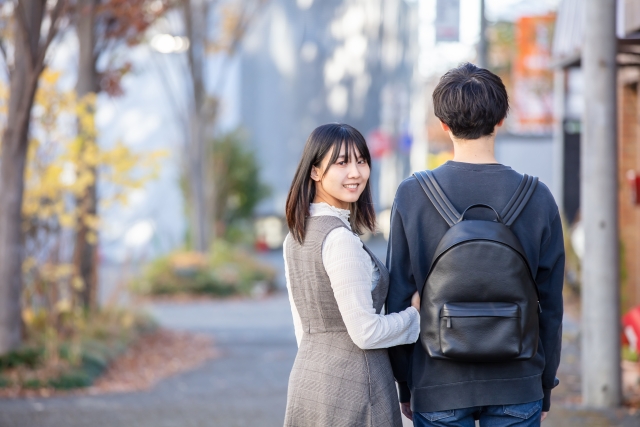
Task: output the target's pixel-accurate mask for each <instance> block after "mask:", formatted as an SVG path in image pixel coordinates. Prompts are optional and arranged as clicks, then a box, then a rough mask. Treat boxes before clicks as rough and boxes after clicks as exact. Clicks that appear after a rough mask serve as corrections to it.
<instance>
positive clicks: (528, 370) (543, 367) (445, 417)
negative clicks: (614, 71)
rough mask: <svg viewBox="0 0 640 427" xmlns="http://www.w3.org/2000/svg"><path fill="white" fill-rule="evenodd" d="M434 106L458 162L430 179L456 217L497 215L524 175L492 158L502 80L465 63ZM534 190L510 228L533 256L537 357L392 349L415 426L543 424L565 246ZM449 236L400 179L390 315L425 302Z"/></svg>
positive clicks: (543, 196) (413, 186)
mask: <svg viewBox="0 0 640 427" xmlns="http://www.w3.org/2000/svg"><path fill="white" fill-rule="evenodd" d="M433 103H434V111H435V115H436V116H437V117H438V118H439V119H440V122H441V126H442V129H443V130H444V131H445V132H448V133H449V136H450V137H451V140H452V141H453V148H454V158H453V161H449V162H447V163H446V164H444V165H443V166H441V167H439V168H437V169H435V170H434V171H432V172H433V177H434V178H435V180H436V181H437V184H439V186H440V188H441V189H442V191H443V192H444V194H445V195H446V196H447V197H448V199H449V200H450V202H451V204H452V205H453V206H454V207H455V209H457V211H458V212H463V211H464V210H465V209H466V208H467V207H469V206H471V205H474V204H487V205H490V206H491V207H493V208H494V209H496V210H497V211H498V212H500V210H502V209H503V208H505V206H506V205H507V204H508V203H509V201H510V199H511V197H512V196H513V195H514V193H515V192H516V189H517V188H518V187H519V185H520V183H521V182H523V176H522V175H520V174H519V173H517V172H516V171H514V170H513V169H511V168H510V167H508V166H505V165H502V164H500V163H499V162H498V161H497V160H496V159H495V156H494V145H495V133H496V129H497V128H498V127H500V126H502V124H503V122H504V119H505V117H506V115H507V112H508V109H509V103H508V96H507V92H506V89H505V87H504V85H503V83H502V81H501V80H500V78H499V77H498V76H496V75H495V74H493V73H491V72H490V71H488V70H485V69H482V68H478V67H476V66H474V65H472V64H468V63H467V64H463V65H461V66H460V67H458V68H454V69H452V70H450V71H449V72H447V73H446V74H445V75H444V76H443V77H442V78H441V80H440V82H439V84H438V86H437V87H436V88H435V90H434V93H433ZM534 188H535V190H534V191H533V193H532V195H531V198H530V199H529V201H528V203H527V204H526V205H525V206H524V209H523V210H522V211H521V212H520V214H519V215H518V217H517V219H516V220H515V222H514V223H513V224H512V225H511V227H510V229H511V231H512V232H513V234H515V236H516V237H517V239H518V240H519V242H520V243H521V245H522V248H523V249H524V252H525V253H526V258H527V262H528V265H529V266H530V271H531V272H532V276H533V279H534V280H535V284H536V285H537V292H538V294H539V303H540V314H539V321H538V325H539V340H538V345H537V353H535V354H534V355H533V357H531V358H529V359H526V360H509V361H503V362H499V363H487V362H484V361H473V360H472V361H464V362H461V361H456V360H446V359H443V358H434V357H431V356H430V353H429V352H428V351H427V350H425V348H424V346H423V345H422V344H421V342H420V341H418V343H416V344H415V345H408V346H400V347H395V348H392V349H390V357H391V363H392V367H393V370H394V375H395V377H396V381H397V382H398V388H399V391H400V402H401V406H402V411H403V414H404V415H405V416H407V417H408V418H409V419H413V422H414V425H415V426H420V427H422V426H453V425H455V426H467V425H468V426H473V425H474V419H477V420H479V421H480V425H481V426H483V425H487V426H489V425H490V426H507V425H508V426H538V425H540V421H541V420H542V419H544V418H545V417H546V414H547V412H548V411H549V407H550V397H551V389H552V388H554V387H555V386H556V385H557V384H558V380H557V379H556V377H555V375H556V371H557V369H558V364H559V361H560V347H561V339H562V312H563V304H562V285H563V276H564V243H563V236H562V224H561V220H560V215H559V213H558V207H557V205H556V203H555V201H554V199H553V196H552V195H551V192H550V191H549V189H548V188H547V187H546V186H545V185H544V184H542V183H539V184H538V185H537V186H536V187H534ZM492 215H493V212H489V211H488V209H473V210H469V211H468V212H467V214H466V215H465V218H471V219H479V220H492V219H494V218H495V216H492ZM448 229H449V225H448V224H447V222H445V220H444V219H443V217H442V216H441V214H440V213H439V212H438V210H437V208H436V207H435V206H434V204H433V203H432V202H431V201H430V199H429V198H428V197H427V195H426V194H425V192H424V191H423V189H422V187H421V184H420V182H419V181H418V179H417V178H416V177H415V176H412V177H410V178H408V179H406V180H405V181H403V182H402V184H401V185H400V187H399V188H398V191H397V194H396V198H395V201H394V206H393V210H392V214H391V232H390V236H389V245H388V252H387V266H388V268H389V272H390V280H391V283H390V288H389V295H388V298H387V311H388V312H399V311H402V310H404V309H405V308H407V307H408V306H409V305H410V304H411V296H412V294H413V293H414V292H415V291H416V290H417V291H418V292H420V294H421V295H423V298H424V295H425V294H424V293H423V286H424V284H425V280H426V279H427V275H428V273H429V269H430V265H431V261H432V258H433V256H434V253H435V251H436V246H437V245H438V243H439V242H440V239H441V238H442V237H443V236H444V234H445V233H446V232H447V230H448ZM461 264H463V263H461ZM456 268H460V269H464V268H465V265H459V267H457V266H456ZM480 291H481V290H479V292H480ZM534 303H535V302H534ZM423 320H424V318H423ZM421 328H424V324H423V325H422V326H421Z"/></svg>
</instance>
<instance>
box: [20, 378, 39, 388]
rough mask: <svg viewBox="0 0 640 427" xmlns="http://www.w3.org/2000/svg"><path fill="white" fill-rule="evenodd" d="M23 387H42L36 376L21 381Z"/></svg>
mask: <svg viewBox="0 0 640 427" xmlns="http://www.w3.org/2000/svg"><path fill="white" fill-rule="evenodd" d="M22 387H23V388H29V389H35V388H40V387H42V382H41V381H40V380H39V379H37V378H29V379H27V380H24V381H23V382H22Z"/></svg>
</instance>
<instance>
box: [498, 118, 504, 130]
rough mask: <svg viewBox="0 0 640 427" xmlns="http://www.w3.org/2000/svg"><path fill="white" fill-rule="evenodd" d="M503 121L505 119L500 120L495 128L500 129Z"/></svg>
mask: <svg viewBox="0 0 640 427" xmlns="http://www.w3.org/2000/svg"><path fill="white" fill-rule="evenodd" d="M504 119H505V118H502V120H500V121H499V122H498V123H497V124H496V127H497V128H499V127H501V126H502V125H503V124H504Z"/></svg>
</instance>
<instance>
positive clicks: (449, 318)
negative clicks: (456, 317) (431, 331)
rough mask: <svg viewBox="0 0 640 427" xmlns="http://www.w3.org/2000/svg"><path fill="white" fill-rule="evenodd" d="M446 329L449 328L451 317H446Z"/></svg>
mask: <svg viewBox="0 0 640 427" xmlns="http://www.w3.org/2000/svg"><path fill="white" fill-rule="evenodd" d="M447 328H451V317H447Z"/></svg>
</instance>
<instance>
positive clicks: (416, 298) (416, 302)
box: [411, 292, 420, 311]
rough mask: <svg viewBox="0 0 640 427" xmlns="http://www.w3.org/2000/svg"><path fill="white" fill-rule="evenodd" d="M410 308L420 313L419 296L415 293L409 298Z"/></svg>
mask: <svg viewBox="0 0 640 427" xmlns="http://www.w3.org/2000/svg"><path fill="white" fill-rule="evenodd" d="M411 307H414V308H415V309H416V310H418V311H420V294H419V293H418V292H416V293H415V294H413V296H412V297H411Z"/></svg>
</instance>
